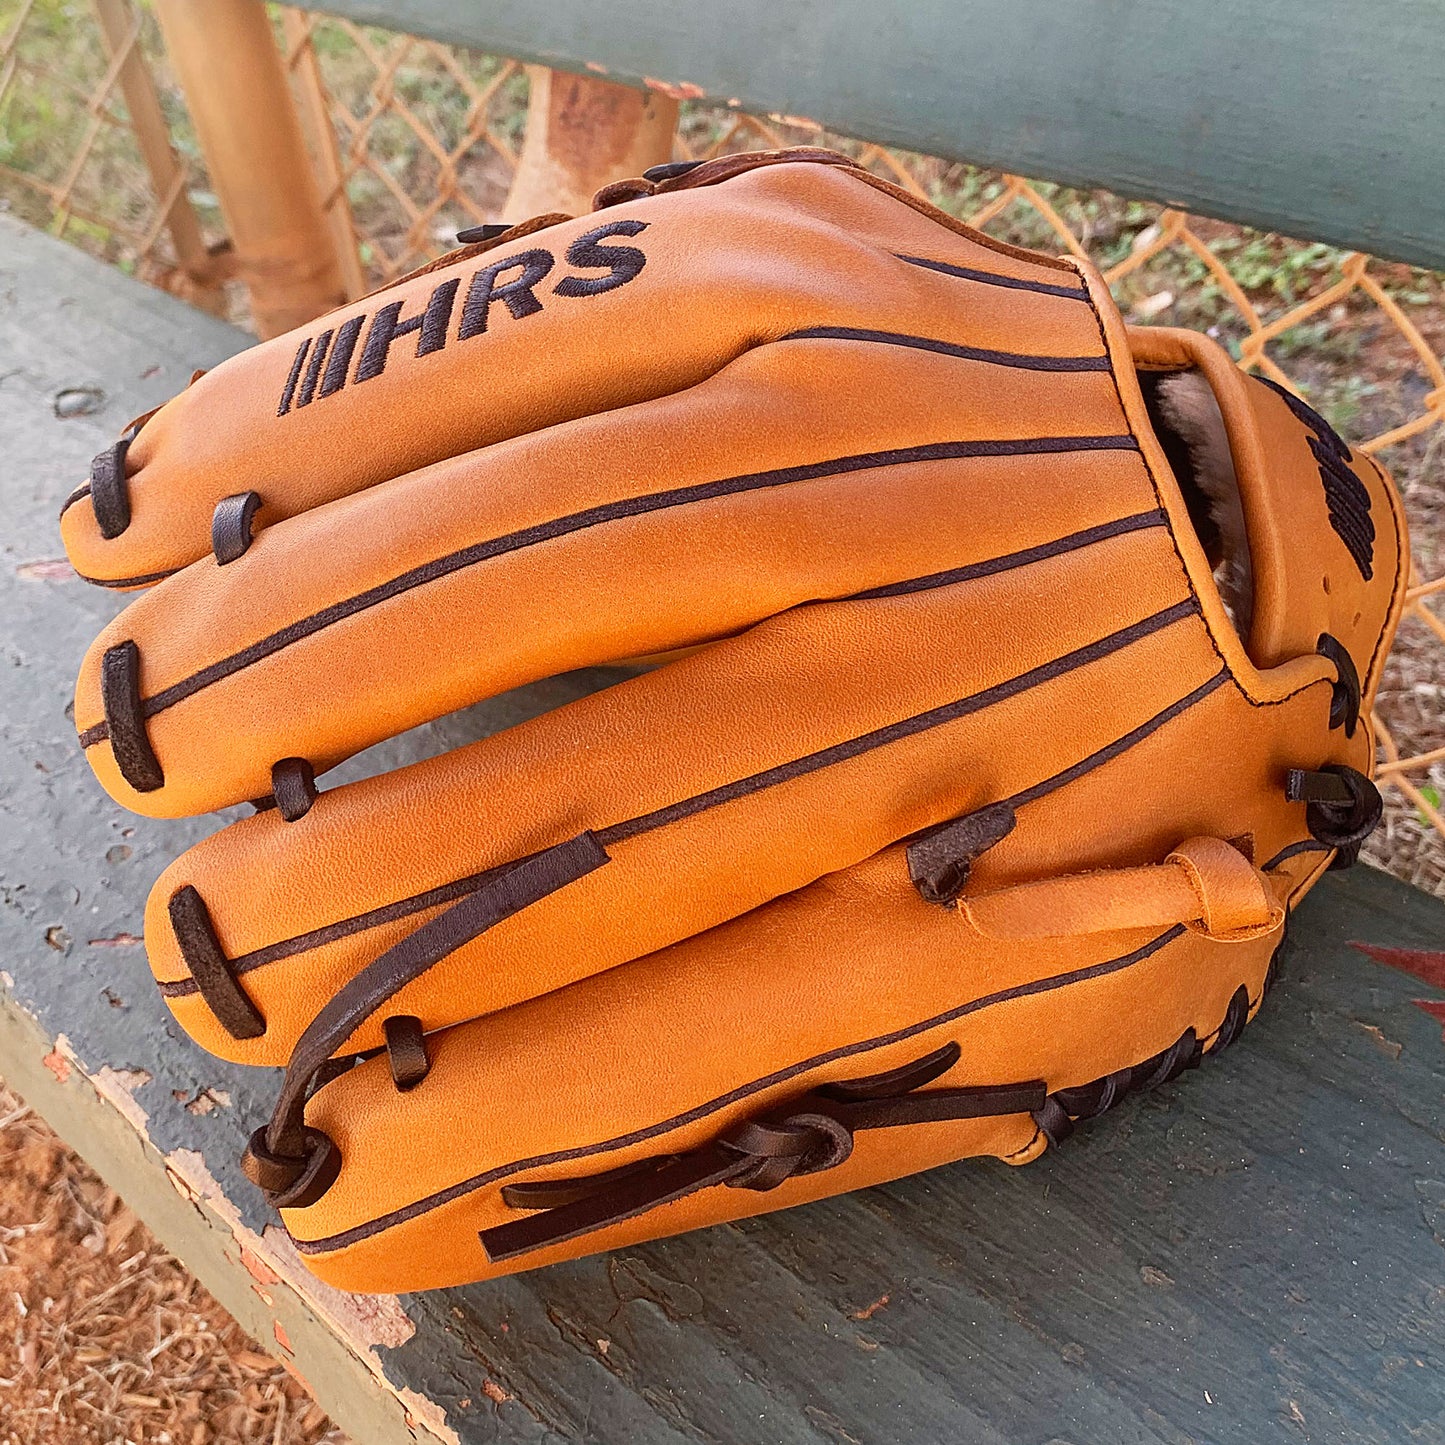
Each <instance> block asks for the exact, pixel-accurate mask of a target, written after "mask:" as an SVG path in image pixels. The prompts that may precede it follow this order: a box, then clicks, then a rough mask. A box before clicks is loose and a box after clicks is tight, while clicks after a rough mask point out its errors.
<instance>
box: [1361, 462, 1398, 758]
mask: <svg viewBox="0 0 1445 1445" xmlns="http://www.w3.org/2000/svg"><path fill="white" fill-rule="evenodd" d="M1361 455H1362V456H1363V457H1364V458H1365V460H1366V461H1367V462H1369V464H1370V465H1371V466H1372V467H1373V468H1374V469H1375V475H1376V476H1377V477H1379V479H1380V485H1381V487H1383V489H1384V492H1385V500H1386V501H1387V502H1388V503H1389V506H1390V530H1391V531H1392V532H1393V534H1394V538H1395V580H1394V582H1393V583H1392V584H1391V586H1390V602H1389V605H1388V606H1387V607H1386V609H1385V618H1386V621H1388V620H1389V618H1390V616H1391V614H1392V613H1393V612H1394V611H1395V604H1396V602H1397V601H1398V600H1399V597H1400V589H1401V588H1402V587H1403V586H1404V585H1405V578H1406V576H1407V574H1408V573H1409V571H1410V567H1409V562H1408V559H1406V558H1404V557H1403V555H1402V554H1403V552H1404V547H1403V545H1402V544H1403V542H1404V540H1405V539H1404V532H1403V530H1402V528H1401V526H1400V520H1401V515H1400V503H1399V502H1398V501H1397V500H1396V496H1395V488H1394V486H1393V484H1392V483H1391V481H1390V478H1389V476H1388V475H1387V473H1386V471H1385V469H1384V467H1382V466H1381V465H1380V464H1379V462H1377V461H1376V460H1375V459H1374V457H1372V456H1371V455H1370V453H1369V452H1362V453H1361ZM1385 636H1386V628H1385V627H1383V626H1382V627H1381V628H1380V635H1379V636H1378V637H1377V638H1376V639H1375V647H1374V650H1373V651H1372V652H1371V653H1370V665H1369V666H1368V667H1367V668H1366V669H1365V686H1364V688H1363V691H1364V694H1365V696H1366V697H1369V696H1371V695H1372V693H1373V691H1374V689H1375V688H1376V687H1377V686H1378V685H1379V681H1380V680H1379V678H1378V677H1376V676H1375V667H1376V665H1377V664H1382V663H1383V659H1382V657H1381V651H1382V649H1383V648H1384V646H1385ZM1374 763H1375V757H1374V752H1373V751H1371V754H1370V772H1371V773H1373V772H1374V770H1375V769H1374Z"/></svg>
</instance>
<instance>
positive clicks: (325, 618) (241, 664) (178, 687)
mask: <svg viewBox="0 0 1445 1445" xmlns="http://www.w3.org/2000/svg"><path fill="white" fill-rule="evenodd" d="M1138 449H1139V444H1138V442H1136V441H1135V440H1134V438H1133V437H1132V436H1130V435H1128V434H1127V433H1125V434H1122V435H1109V436H1069V437H1023V438H1019V439H1010V440H1001V441H993V440H990V441H958V442H932V443H929V444H927V445H925V446H916V447H895V448H892V449H891V450H888V451H880V452H863V453H861V454H859V455H856V456H847V457H834V458H832V459H831V460H829V461H822V462H809V463H807V464H806V465H803V466H798V467H780V468H777V469H776V470H773V471H766V472H749V473H748V474H746V475H744V476H740V477H725V478H723V479H722V480H720V481H715V482H702V483H699V484H698V485H696V486H691V487H673V488H671V489H670V490H668V491H665V492H651V493H648V494H647V495H645V496H640V497H627V498H624V499H622V500H621V501H616V502H608V503H606V504H604V505H603V506H599V507H589V508H588V509H587V510H586V511H582V512H573V513H571V514H570V515H569V516H565V517H556V518H553V519H552V520H551V521H548V522H541V523H538V524H537V525H536V526H534V527H524V528H522V529H521V530H520V531H517V532H509V533H507V534H506V535H505V536H502V537H496V538H493V539H491V540H489V541H486V542H478V543H476V544H475V545H474V546H471V547H464V548H463V549H462V550H460V551H458V552H452V553H449V554H448V555H447V556H445V557H438V558H436V559H434V560H433V561H431V562H427V563H424V564H423V565H422V566H420V567H413V568H412V569H411V570H410V571H407V572H403V573H402V574H401V575H400V576H399V577H393V578H392V579H391V580H390V581H389V582H382V583H379V584H378V585H377V586H375V587H370V588H368V589H367V590H366V591H365V592H361V593H359V594H358V595H356V596H355V597H348V598H346V599H345V600H344V601H341V602H336V603H333V604H332V605H331V606H330V607H325V608H323V609H322V610H321V611H320V612H316V613H313V614H312V615H311V616H310V617H303V618H301V619H300V620H299V621H296V622H293V623H291V624H290V625H289V626H287V627H283V628H282V629H281V630H280V631H279V632H273V633H272V634H271V635H270V636H269V637H263V638H262V639H261V640H260V641H259V642H255V643H252V644H251V646H249V647H245V648H242V649H241V650H240V651H239V652H235V653H232V654H231V656H229V657H224V658H222V659H221V660H220V661H219V662H214V663H212V664H211V665H210V666H209V667H203V668H202V669H201V670H200V671H199V672H196V673H193V674H192V675H191V676H190V677H187V678H183V679H182V680H181V681H180V682H177V683H173V684H172V685H171V686H170V687H167V688H162V689H161V691H160V692H158V693H156V694H154V696H152V697H148V698H147V699H146V700H145V702H144V705H143V708H142V711H143V713H144V715H145V716H146V717H148V718H150V717H154V716H155V715H156V714H157V713H159V712H163V711H164V710H165V709H166V708H168V707H173V706H174V705H175V704H176V703H178V702H182V701H184V700H185V699H186V698H188V697H191V696H193V695H194V694H195V693H198V692H200V691H201V690H202V689H203V688H206V687H209V686H210V685H211V684H212V683H215V682H220V681H222V680H223V679H224V678H227V677H231V676H233V675H234V674H235V673H238V672H240V671H241V670H242V669H243V668H247V667H250V666H252V665H253V664H255V663H257V662H261V661H263V660H264V659H265V658H268V657H271V656H273V655H274V654H275V653H277V652H280V651H281V650H282V649H283V648H286V647H289V646H290V645H291V644H292V643H294V642H300V641H301V640H302V639H303V638H306V637H311V636H313V635H314V634H315V633H317V632H320V631H321V630H322V629H323V628H326V627H330V626H332V625H333V624H334V623H337V622H342V621H345V619H347V618H348V617H354V616H355V615H356V614H357V613H359V612H364V611H365V610H366V609H367V608H369V607H375V606H377V605H378V604H380V603H382V602H387V601H389V600H390V599H391V598H393V597H397V596H400V595H401V594H402V593H404V592H408V591H410V590H411V589H412V588H413V587H421V586H423V585H425V584H426V583H428V582H434V581H436V580H437V579H438V578H441V577H447V576H450V575H451V574H452V573H453V572H459V571H461V570H462V569H463V568H465V567H471V566H474V565H475V564H477V563H479V562H485V561H488V560H489V559H491V558H493V557H500V556H503V555H504V554H506V553H508V552H516V551H519V550H520V549H521V548H523V547H532V546H536V545H537V544H538V543H540V542H550V541H553V540H555V539H556V538H558V537H565V536H568V535H569V534H571V533H573V532H581V531H583V530H585V529H586V528H588V527H595V526H598V525H600V524H602V523H605V522H615V521H620V520H622V519H623V518H627V517H640V516H644V515H646V514H647V513H649V512H660V511H664V510H666V509H667V508H669V507H680V506H685V505H687V504H688V503H691V502H706V501H710V500H712V499H713V498H716V497H728V496H734V495H736V494H737V493H739V492H751V491H759V490H762V489H763V488H766V487H780V486H786V485H788V484H790V483H793V482H808V481H816V480H819V479H821V478H824V477H836V476H846V475H848V474H850V473H852V472H863V471H871V470H874V469H876V468H879V467H893V466H905V465H909V464H912V463H916V462H937V461H957V460H963V459H967V458H974V457H1015V456H1039V455H1052V454H1056V453H1061V452H1082V451H1138ZM109 735H110V733H109V729H108V728H107V726H106V724H105V723H104V722H98V723H96V724H94V725H93V726H92V727H88V728H86V730H85V731H84V732H83V733H81V734H80V743H81V746H82V747H87V748H89V747H93V746H94V745H95V744H96V743H99V742H103V741H104V740H105V739H106V738H107V737H109Z"/></svg>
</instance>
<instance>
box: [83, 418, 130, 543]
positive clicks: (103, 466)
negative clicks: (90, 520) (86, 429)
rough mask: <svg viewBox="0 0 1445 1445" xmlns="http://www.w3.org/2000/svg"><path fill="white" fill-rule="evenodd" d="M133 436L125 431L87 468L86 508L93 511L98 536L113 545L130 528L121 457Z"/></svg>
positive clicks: (128, 487)
mask: <svg viewBox="0 0 1445 1445" xmlns="http://www.w3.org/2000/svg"><path fill="white" fill-rule="evenodd" d="M135 435H136V429H134V428H133V429H131V430H128V431H126V432H125V433H124V434H123V435H122V436H121V437H120V438H119V439H118V440H117V441H115V442H114V443H112V444H111V445H110V446H108V447H107V448H106V449H105V450H104V451H103V452H100V453H99V454H98V455H97V456H96V457H95V458H94V460H93V461H92V462H91V464H90V505H91V507H92V508H93V509H94V511H95V524H96V526H97V527H99V528H100V535H101V536H102V537H104V538H105V540H106V541H107V542H113V541H114V540H115V539H116V538H117V537H119V536H120V534H121V533H122V532H124V531H125V529H126V528H127V527H129V526H130V486H129V484H128V482H127V481H126V475H125V457H126V452H128V451H129V450H130V444H131V442H132V441H134V440H135Z"/></svg>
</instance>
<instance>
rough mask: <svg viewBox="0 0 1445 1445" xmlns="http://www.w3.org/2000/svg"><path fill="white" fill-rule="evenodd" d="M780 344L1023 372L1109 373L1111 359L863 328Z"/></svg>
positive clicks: (792, 337)
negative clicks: (895, 349)
mask: <svg viewBox="0 0 1445 1445" xmlns="http://www.w3.org/2000/svg"><path fill="white" fill-rule="evenodd" d="M778 340H779V341H869V342H878V343H881V344H883V345H885V346H911V347H912V348H913V349H914V350H915V351H936V352H938V354H939V355H940V356H957V357H959V358H960V359H962V360H964V361H986V362H988V363H989V364H990V365H992V366H1016V367H1018V368H1019V369H1020V370H1021V371H1108V370H1109V358H1108V356H1107V355H1104V354H1102V353H1098V354H1091V355H1089V356H1036V355H1031V354H1029V353H1026V352H1021V351H994V350H991V349H990V348H989V347H986V346H961V345H959V344H958V343H957V342H954V341H935V340H934V339H933V338H932V337H930V336H909V335H907V334H906V333H904V332H902V331H869V330H867V329H866V328H864V327H861V326H806V327H804V328H803V329H802V330H801V331H790V332H788V334H787V335H786V336H780V337H779V338H778Z"/></svg>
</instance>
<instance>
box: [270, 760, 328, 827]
mask: <svg viewBox="0 0 1445 1445" xmlns="http://www.w3.org/2000/svg"><path fill="white" fill-rule="evenodd" d="M271 796H272V797H273V798H274V799H275V800H276V807H277V810H278V811H279V812H280V814H281V816H282V817H283V818H284V819H285V820H286V821H287V822H288V823H294V822H296V821H297V820H298V819H300V818H304V817H305V816H306V815H307V813H309V812H310V811H311V805H312V804H313V803H314V802H315V801H316V799H317V796H318V795H317V792H316V773H315V771H314V770H313V768H312V766H311V764H310V763H308V762H307V761H306V759H305V758H282V759H281V761H280V762H279V763H273V764H272V766H271ZM258 811H259V809H258Z"/></svg>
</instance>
